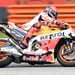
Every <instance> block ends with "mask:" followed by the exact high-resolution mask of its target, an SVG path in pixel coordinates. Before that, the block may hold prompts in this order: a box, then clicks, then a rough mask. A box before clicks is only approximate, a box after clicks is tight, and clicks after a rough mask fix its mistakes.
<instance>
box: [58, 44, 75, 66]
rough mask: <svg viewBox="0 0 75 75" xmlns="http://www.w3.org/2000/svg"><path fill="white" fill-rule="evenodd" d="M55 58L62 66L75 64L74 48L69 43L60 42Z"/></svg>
mask: <svg viewBox="0 0 75 75" xmlns="http://www.w3.org/2000/svg"><path fill="white" fill-rule="evenodd" d="M57 60H58V62H59V63H60V64H61V65H62V66H66V67H69V66H75V50H74V48H72V49H71V48H70V45H67V44H62V45H61V47H60V48H59V50H58V52H57Z"/></svg>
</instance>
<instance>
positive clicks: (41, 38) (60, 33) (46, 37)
mask: <svg viewBox="0 0 75 75" xmlns="http://www.w3.org/2000/svg"><path fill="white" fill-rule="evenodd" d="M62 36H65V33H64V32H59V33H55V34H50V35H45V36H41V37H40V40H43V39H54V38H56V37H62Z"/></svg>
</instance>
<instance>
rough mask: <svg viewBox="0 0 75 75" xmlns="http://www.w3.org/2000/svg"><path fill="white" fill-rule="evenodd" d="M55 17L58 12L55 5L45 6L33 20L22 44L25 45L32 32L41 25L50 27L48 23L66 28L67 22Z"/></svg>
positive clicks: (36, 30)
mask: <svg viewBox="0 0 75 75" xmlns="http://www.w3.org/2000/svg"><path fill="white" fill-rule="evenodd" d="M57 17H58V14H57V12H56V9H55V7H50V6H48V7H46V8H45V9H44V10H43V11H42V12H41V14H40V15H39V17H38V21H36V20H35V21H36V23H35V24H33V26H32V27H31V28H30V29H29V31H28V32H27V35H26V36H25V37H24V38H23V40H22V44H23V45H24V46H25V47H27V46H28V41H29V39H30V38H31V37H32V34H33V33H37V32H38V31H39V30H40V28H41V26H42V25H48V26H49V27H50V25H52V24H55V25H57V26H58V27H59V28H61V29H65V28H68V24H67V23H64V22H62V21H60V20H58V19H57Z"/></svg>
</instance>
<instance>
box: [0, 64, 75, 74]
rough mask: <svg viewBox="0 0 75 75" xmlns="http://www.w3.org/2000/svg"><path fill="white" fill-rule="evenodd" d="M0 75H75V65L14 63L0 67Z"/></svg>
mask: <svg viewBox="0 0 75 75" xmlns="http://www.w3.org/2000/svg"><path fill="white" fill-rule="evenodd" d="M0 75H75V67H62V66H60V64H55V65H54V64H52V65H36V66H30V65H29V64H26V63H22V64H15V63H12V64H11V65H9V66H8V67H5V68H0Z"/></svg>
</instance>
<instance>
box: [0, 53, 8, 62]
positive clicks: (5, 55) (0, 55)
mask: <svg viewBox="0 0 75 75" xmlns="http://www.w3.org/2000/svg"><path fill="white" fill-rule="evenodd" d="M7 57H8V55H7V53H5V52H0V61H4V60H5V59H7Z"/></svg>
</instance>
